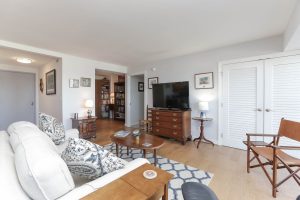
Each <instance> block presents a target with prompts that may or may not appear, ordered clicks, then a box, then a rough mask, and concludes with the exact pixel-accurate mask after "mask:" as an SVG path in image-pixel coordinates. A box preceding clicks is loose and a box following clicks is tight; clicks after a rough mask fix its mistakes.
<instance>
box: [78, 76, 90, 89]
mask: <svg viewBox="0 0 300 200" xmlns="http://www.w3.org/2000/svg"><path fill="white" fill-rule="evenodd" d="M80 86H81V87H91V86H92V79H91V78H83V77H81V78H80Z"/></svg>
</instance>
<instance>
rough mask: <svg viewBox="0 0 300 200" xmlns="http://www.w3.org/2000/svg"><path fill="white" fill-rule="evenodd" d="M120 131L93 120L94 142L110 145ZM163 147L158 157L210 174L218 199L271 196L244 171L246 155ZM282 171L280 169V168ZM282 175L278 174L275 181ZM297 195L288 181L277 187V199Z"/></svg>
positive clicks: (259, 178) (261, 179) (262, 181)
mask: <svg viewBox="0 0 300 200" xmlns="http://www.w3.org/2000/svg"><path fill="white" fill-rule="evenodd" d="M122 129H124V123H123V122H119V121H112V120H98V121H97V138H96V140H95V141H96V143H98V144H100V145H105V144H108V143H111V141H110V138H109V136H110V135H111V134H113V133H114V132H115V131H117V130H122ZM165 141H166V144H165V145H164V146H163V147H162V148H161V149H160V150H159V151H158V155H161V156H163V157H167V158H169V159H172V160H176V161H178V162H181V163H185V164H187V165H190V166H193V167H196V168H199V169H201V170H204V171H207V172H211V173H213V174H214V177H213V179H212V181H211V183H210V184H209V187H210V188H212V189H213V190H214V191H215V193H216V194H217V196H218V197H219V199H220V200H250V199H251V200H268V199H273V200H275V199H274V198H273V197H272V195H271V184H270V183H269V181H268V180H267V178H266V176H265V175H264V174H263V171H262V170H261V169H260V168H255V169H252V170H251V172H250V174H248V173H247V172H246V152H245V151H242V150H237V149H233V148H228V147H223V146H217V145H215V147H212V145H209V144H205V143H201V144H200V147H199V149H197V148H196V147H195V145H194V144H193V142H187V144H186V145H181V143H179V142H176V141H172V140H167V139H166V140H165ZM283 170H284V169H283ZM285 175H286V173H285V172H284V171H282V170H280V172H279V178H280V177H284V176H285ZM298 195H300V187H299V186H298V185H297V183H296V182H295V181H294V180H292V179H290V180H289V181H288V182H286V183H284V184H283V185H282V186H280V187H279V192H278V194H277V198H276V199H278V200H290V199H293V200H295V199H296V197H297V196H298Z"/></svg>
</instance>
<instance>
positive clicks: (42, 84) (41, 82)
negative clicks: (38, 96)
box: [40, 78, 44, 93]
mask: <svg viewBox="0 0 300 200" xmlns="http://www.w3.org/2000/svg"><path fill="white" fill-rule="evenodd" d="M40 91H41V93H43V92H44V82H43V79H42V78H41V79H40Z"/></svg>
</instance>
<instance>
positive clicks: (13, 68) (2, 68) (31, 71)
mask: <svg viewBox="0 0 300 200" xmlns="http://www.w3.org/2000/svg"><path fill="white" fill-rule="evenodd" d="M0 71H10V72H20V73H29V74H34V79H35V84H34V85H35V88H34V90H35V108H34V115H35V123H36V124H38V120H39V119H38V114H37V113H39V88H38V85H39V80H38V77H39V71H38V69H37V68H34V67H23V66H22V67H20V66H13V65H4V64H0Z"/></svg>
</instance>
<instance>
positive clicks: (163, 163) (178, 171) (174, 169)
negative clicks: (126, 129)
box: [104, 143, 213, 200]
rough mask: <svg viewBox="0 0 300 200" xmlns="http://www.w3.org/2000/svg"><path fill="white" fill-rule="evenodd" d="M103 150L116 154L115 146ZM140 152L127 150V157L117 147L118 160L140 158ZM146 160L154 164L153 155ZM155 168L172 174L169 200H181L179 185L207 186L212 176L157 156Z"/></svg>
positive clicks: (132, 149)
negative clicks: (187, 183)
mask: <svg viewBox="0 0 300 200" xmlns="http://www.w3.org/2000/svg"><path fill="white" fill-rule="evenodd" d="M104 148H105V149H106V150H108V151H110V152H112V153H116V145H114V144H112V143H111V144H108V145H105V146H104ZM142 155H143V154H142V150H140V149H134V148H131V149H129V155H127V148H126V147H123V146H122V147H121V146H119V156H120V158H122V159H124V160H126V161H131V160H134V159H136V158H142V157H143V156H142ZM146 158H147V159H148V160H149V161H150V163H153V162H154V158H153V154H152V153H150V152H149V153H148V152H147V154H146ZM157 167H159V168H161V169H163V170H165V171H168V172H169V173H171V174H173V175H174V177H173V178H172V179H171V181H170V182H169V191H168V193H169V195H168V196H169V200H173V199H174V200H175V199H176V200H183V196H182V192H181V185H182V184H183V183H185V182H198V183H203V184H205V185H208V184H209V182H210V181H211V179H212V177H213V174H212V173H208V172H205V171H202V170H200V169H197V168H194V167H191V166H189V165H185V164H183V163H179V162H177V161H174V160H170V159H168V158H164V157H161V156H158V155H157Z"/></svg>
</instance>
